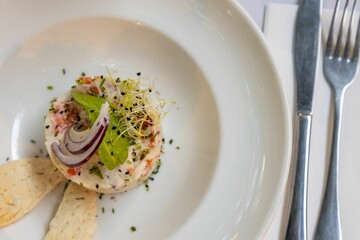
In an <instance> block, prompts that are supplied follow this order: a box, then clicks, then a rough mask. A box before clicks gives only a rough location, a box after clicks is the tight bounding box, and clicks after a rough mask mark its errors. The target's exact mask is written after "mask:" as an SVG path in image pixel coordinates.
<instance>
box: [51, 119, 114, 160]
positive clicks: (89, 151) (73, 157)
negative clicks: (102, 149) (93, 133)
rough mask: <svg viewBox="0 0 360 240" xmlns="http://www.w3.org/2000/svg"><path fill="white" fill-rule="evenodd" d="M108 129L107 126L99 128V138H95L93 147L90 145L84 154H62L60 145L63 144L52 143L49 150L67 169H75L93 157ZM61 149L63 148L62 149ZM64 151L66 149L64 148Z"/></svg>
mask: <svg viewBox="0 0 360 240" xmlns="http://www.w3.org/2000/svg"><path fill="white" fill-rule="evenodd" d="M107 128H108V125H106V126H103V127H101V130H100V131H101V134H100V135H99V137H98V138H97V140H96V141H95V142H94V144H93V145H91V147H90V148H89V149H87V150H86V151H85V152H83V153H80V154H72V153H71V152H69V151H68V152H66V151H65V152H62V151H61V150H60V145H64V146H65V144H64V143H60V144H57V143H55V142H54V143H52V144H51V149H52V151H53V152H54V154H55V155H56V157H57V158H58V159H59V160H60V161H61V162H62V163H63V164H64V165H65V166H67V167H77V166H80V165H82V164H84V163H86V162H87V161H89V159H90V158H91V157H92V155H94V153H95V152H96V150H97V149H98V148H99V146H100V144H101V142H102V140H103V139H104V136H105V134H106V130H107ZM62 149H63V148H62ZM65 149H66V147H65Z"/></svg>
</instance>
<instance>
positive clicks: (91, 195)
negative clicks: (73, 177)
mask: <svg viewBox="0 0 360 240" xmlns="http://www.w3.org/2000/svg"><path fill="white" fill-rule="evenodd" d="M96 199H97V194H96V193H95V192H93V191H89V190H87V189H85V188H83V187H81V186H79V185H77V184H76V183H73V182H70V183H69V185H68V187H67V188H66V190H65V192H64V196H63V199H62V201H61V203H60V206H59V208H58V210H57V212H56V214H55V217H54V218H53V219H52V220H51V223H50V227H49V231H48V232H47V234H46V236H45V240H88V239H89V240H90V239H93V237H94V235H95V230H96Z"/></svg>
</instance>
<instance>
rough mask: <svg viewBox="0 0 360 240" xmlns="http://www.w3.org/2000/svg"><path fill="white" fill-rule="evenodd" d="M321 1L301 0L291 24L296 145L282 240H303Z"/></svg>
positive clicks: (304, 234) (304, 235) (304, 236)
mask: <svg viewBox="0 0 360 240" xmlns="http://www.w3.org/2000/svg"><path fill="white" fill-rule="evenodd" d="M320 5H321V0H302V2H301V3H300V6H299V9H298V12H297V17H296V25H295V49H294V50H295V74H296V80H297V104H296V111H297V113H296V116H297V133H296V136H297V142H296V147H297V148H296V149H295V152H294V153H295V154H294V156H295V162H294V167H295V169H294V179H293V184H292V202H291V208H290V216H289V221H288V225H287V230H286V236H285V239H287V240H300V239H306V238H307V230H306V229H307V228H306V216H307V215H306V210H307V181H308V162H309V148H310V133H311V119H312V106H313V104H312V102H313V101H312V100H313V92H314V82H315V77H316V69H317V55H318V49H319V37H320V34H319V32H320Z"/></svg>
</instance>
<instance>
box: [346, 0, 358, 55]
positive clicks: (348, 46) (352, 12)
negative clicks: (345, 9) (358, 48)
mask: <svg viewBox="0 0 360 240" xmlns="http://www.w3.org/2000/svg"><path fill="white" fill-rule="evenodd" d="M355 6H356V0H355V1H354V4H353V7H352V10H351V17H350V22H349V29H348V32H347V36H346V44H345V50H344V58H346V59H349V58H350V54H349V51H350V42H351V33H352V30H351V29H352V25H353V20H354V12H355Z"/></svg>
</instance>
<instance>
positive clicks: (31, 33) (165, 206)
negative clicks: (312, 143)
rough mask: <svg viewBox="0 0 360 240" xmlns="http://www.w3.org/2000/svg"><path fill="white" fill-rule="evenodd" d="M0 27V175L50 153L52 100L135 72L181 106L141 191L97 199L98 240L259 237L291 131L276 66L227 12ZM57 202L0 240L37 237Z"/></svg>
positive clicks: (220, 3) (63, 16)
mask: <svg viewBox="0 0 360 240" xmlns="http://www.w3.org/2000/svg"><path fill="white" fill-rule="evenodd" d="M0 15H1V18H0V31H1V33H2V34H1V37H0V46H1V48H0V82H1V84H2V87H1V89H2V91H1V94H0V133H1V135H0V163H5V162H6V159H7V158H10V159H14V160H16V159H21V158H23V157H27V156H35V155H39V156H45V155H46V152H45V147H44V136H43V121H44V116H45V114H46V112H47V109H48V108H49V105H50V103H49V102H50V100H51V99H52V98H54V97H57V96H60V95H61V94H63V93H64V92H65V91H67V90H68V89H69V88H70V87H71V86H72V85H74V80H75V79H76V77H78V76H79V75H80V74H81V73H82V72H85V73H86V74H88V75H97V74H106V69H105V66H106V67H108V68H109V69H110V70H111V72H112V73H113V75H118V76H120V77H127V76H136V73H137V72H141V73H142V76H144V77H146V78H149V79H154V81H155V88H156V89H157V90H158V91H159V92H160V94H161V96H162V97H164V98H166V99H171V100H175V101H176V102H177V104H176V105H175V107H174V108H173V109H172V110H171V112H170V113H169V114H168V115H167V118H166V120H165V121H164V123H163V129H164V135H165V139H166V143H165V154H164V155H163V156H162V162H163V164H162V167H161V169H160V172H159V174H157V175H155V177H154V178H155V180H154V181H151V182H150V183H149V185H150V191H146V189H145V187H144V186H140V187H138V188H137V189H135V190H132V191H129V192H127V193H125V194H118V195H111V196H108V195H106V196H104V197H103V199H102V200H99V201H98V217H97V223H98V226H97V231H96V236H95V239H104V236H106V239H236V238H238V239H256V238H261V237H262V236H263V234H264V232H265V231H266V229H267V227H268V225H269V223H270V221H271V219H272V216H273V214H274V212H275V211H276V208H277V205H278V202H279V198H280V193H281V191H282V189H283V187H284V183H285V177H286V176H287V171H288V160H289V152H290V145H289V143H290V139H291V136H290V131H289V129H290V122H289V115H288V110H287V105H286V102H285V97H284V93H283V86H282V85H281V82H280V77H279V74H278V72H277V69H276V67H275V64H274V62H273V60H272V56H271V54H270V53H269V50H268V49H267V46H266V44H265V42H264V40H263V38H262V36H261V33H260V31H259V30H258V29H256V27H255V25H254V24H253V23H252V22H251V21H250V20H249V17H248V16H247V15H246V13H244V11H243V10H242V9H241V7H240V6H239V5H238V4H237V3H236V2H233V1H230V0H226V1H224V0H211V1H192V0H188V1H176V0H172V1H162V0H152V1H140V0H132V1H125V0H118V1H115V0H113V1H112V0H105V1H95V0H87V1H82V0H77V1H69V0H65V1H57V2H54V1H45V0H34V1H7V0H0ZM62 69H65V70H66V74H63V71H62ZM47 86H53V88H54V89H53V90H48V89H47ZM31 139H34V140H36V144H34V143H31V141H30V140H31ZM170 139H173V143H172V144H169V140H170ZM177 146H179V147H180V150H178V149H176V147H177ZM0 184H1V179H0ZM62 191H63V186H60V187H59V188H58V189H57V190H56V191H54V192H53V193H51V194H50V195H49V196H47V197H46V198H45V199H44V200H43V201H42V202H40V204H39V205H38V206H37V207H36V208H35V209H34V210H33V211H32V212H31V213H30V214H28V215H26V216H25V217H24V218H22V219H21V220H19V221H17V222H15V223H13V224H11V225H9V226H7V227H4V228H1V229H0V239H3V240H20V239H42V238H43V236H44V235H45V233H46V230H47V228H48V225H49V222H50V220H51V218H52V216H53V215H54V213H55V211H56V207H57V206H58V204H59V202H60V200H61V194H62ZM102 208H104V212H103V211H102ZM112 209H114V210H115V212H114V213H113V212H112ZM131 226H135V227H136V228H137V231H136V232H131V231H130V227H131Z"/></svg>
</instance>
